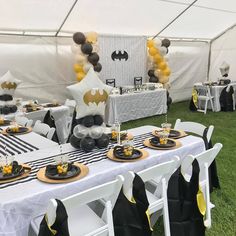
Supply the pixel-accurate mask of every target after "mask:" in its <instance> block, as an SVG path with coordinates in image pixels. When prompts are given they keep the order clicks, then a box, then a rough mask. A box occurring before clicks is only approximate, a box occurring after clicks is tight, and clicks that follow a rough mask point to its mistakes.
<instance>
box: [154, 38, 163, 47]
mask: <svg viewBox="0 0 236 236" xmlns="http://www.w3.org/2000/svg"><path fill="white" fill-rule="evenodd" d="M154 45H155V47H156V48H158V49H160V47H161V40H160V39H159V38H155V39H154Z"/></svg>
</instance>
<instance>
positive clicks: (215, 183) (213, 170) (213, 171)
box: [202, 128, 220, 192]
mask: <svg viewBox="0 0 236 236" xmlns="http://www.w3.org/2000/svg"><path fill="white" fill-rule="evenodd" d="M207 131H208V128H206V129H205V130H204V132H203V136H202V138H203V141H204V143H205V148H206V150H208V149H210V148H212V147H213V145H212V141H211V140H210V141H209V142H208V140H207ZM209 185H210V191H211V192H212V191H213V187H214V188H220V181H219V177H218V174H217V167H216V160H214V161H213V162H212V163H211V165H210V167H209Z"/></svg>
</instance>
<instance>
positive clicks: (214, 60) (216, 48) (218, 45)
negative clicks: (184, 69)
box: [209, 26, 236, 81]
mask: <svg viewBox="0 0 236 236" xmlns="http://www.w3.org/2000/svg"><path fill="white" fill-rule="evenodd" d="M235 38H236V26H235V27H233V28H231V29H230V30H228V31H226V32H225V33H224V34H223V35H221V36H220V37H219V38H217V39H216V40H214V41H213V42H212V44H211V58H210V71H209V80H211V81H217V79H218V78H220V77H221V74H220V70H219V68H220V66H221V64H222V63H223V62H224V61H225V62H227V63H228V64H229V65H230V70H229V76H228V78H229V79H231V80H234V81H235V80H236V77H234V75H235V74H236V65H235V59H236V45H235Z"/></svg>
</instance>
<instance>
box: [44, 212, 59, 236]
mask: <svg viewBox="0 0 236 236" xmlns="http://www.w3.org/2000/svg"><path fill="white" fill-rule="evenodd" d="M45 220H46V222H47V226H48V228H49V230H50V231H51V232H52V234H53V235H56V234H57V231H56V230H55V229H52V228H51V227H52V226H51V225H49V224H48V216H47V214H45Z"/></svg>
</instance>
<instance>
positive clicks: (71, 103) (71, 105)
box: [64, 99, 76, 117]
mask: <svg viewBox="0 0 236 236" xmlns="http://www.w3.org/2000/svg"><path fill="white" fill-rule="evenodd" d="M64 105H65V106H67V107H69V109H70V116H71V117H72V116H73V113H74V110H75V106H76V101H75V100H70V99H66V101H65V104H64Z"/></svg>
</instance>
